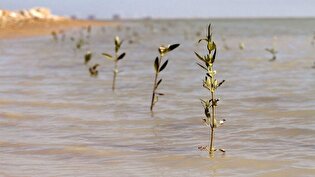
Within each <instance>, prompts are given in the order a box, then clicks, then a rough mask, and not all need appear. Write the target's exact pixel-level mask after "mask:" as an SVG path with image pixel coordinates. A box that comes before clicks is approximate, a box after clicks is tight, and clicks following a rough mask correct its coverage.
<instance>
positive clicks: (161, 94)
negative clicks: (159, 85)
mask: <svg viewBox="0 0 315 177" xmlns="http://www.w3.org/2000/svg"><path fill="white" fill-rule="evenodd" d="M155 94H157V95H160V96H163V95H164V93H155Z"/></svg>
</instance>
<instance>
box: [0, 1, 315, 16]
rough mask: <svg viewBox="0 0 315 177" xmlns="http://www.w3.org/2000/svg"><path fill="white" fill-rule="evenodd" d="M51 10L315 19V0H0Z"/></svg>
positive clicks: (1, 5)
mask: <svg viewBox="0 0 315 177" xmlns="http://www.w3.org/2000/svg"><path fill="white" fill-rule="evenodd" d="M34 6H36V7H37V6H45V7H48V8H50V9H51V10H52V11H53V13H54V14H58V15H66V16H70V15H76V16H77V17H81V18H85V17H87V16H88V15H95V16H96V17H97V18H111V17H112V16H113V14H120V16H121V17H122V18H139V17H140V18H141V17H147V16H150V17H153V18H195V17H202V18H210V17H315V0H1V1H0V9H10V10H15V9H26V8H30V7H34Z"/></svg>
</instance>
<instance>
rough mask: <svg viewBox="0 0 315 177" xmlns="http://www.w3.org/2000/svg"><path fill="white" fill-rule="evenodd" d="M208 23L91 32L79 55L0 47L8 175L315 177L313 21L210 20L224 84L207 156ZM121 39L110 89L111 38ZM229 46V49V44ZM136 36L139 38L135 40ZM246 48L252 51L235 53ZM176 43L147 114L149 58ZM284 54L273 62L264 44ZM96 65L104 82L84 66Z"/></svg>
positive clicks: (2, 169) (34, 41) (43, 41)
mask: <svg viewBox="0 0 315 177" xmlns="http://www.w3.org/2000/svg"><path fill="white" fill-rule="evenodd" d="M208 22H209V21H208V20H177V21H175V20H161V21H127V22H124V23H123V25H122V26H121V27H120V28H119V27H106V28H105V30H103V29H101V28H95V29H93V30H92V37H91V39H90V40H89V44H88V45H85V46H84V49H83V50H81V51H76V50H74V46H75V44H74V42H73V41H70V40H69V37H70V36H74V37H76V38H77V37H78V36H79V32H78V31H72V32H69V33H67V36H66V40H65V41H64V42H61V41H59V42H57V43H55V42H54V41H52V39H51V37H39V38H29V39H19V40H2V41H0V85H1V87H0V136H1V138H0V176H10V177H20V176H23V177H24V176H40V177H43V176H93V177H95V176H102V177H103V176H213V177H216V176H239V177H244V176H257V177H263V176H265V177H267V176H268V177H270V176H292V177H295V176H314V175H315V136H314V135H315V89H314V88H315V70H314V69H312V68H311V67H312V65H313V62H314V61H315V46H312V45H311V40H312V35H313V32H314V30H315V28H314V27H315V26H314V24H315V20H313V19H300V20H286V19H283V20H223V19H222V20H212V21H211V22H212V23H213V26H214V28H213V30H214V34H213V35H214V38H215V41H216V42H217V44H218V50H219V53H218V56H217V60H216V66H215V69H216V70H217V73H218V74H217V76H218V78H220V79H225V80H226V82H225V83H224V84H223V86H222V87H220V89H219V91H218V96H219V97H220V98H221V100H220V102H219V107H218V116H219V117H220V118H225V119H226V120H227V122H226V124H225V125H224V126H223V127H222V128H220V129H217V132H216V140H215V145H216V146H217V147H218V148H225V149H226V150H227V152H226V153H225V154H224V155H222V154H221V153H217V154H216V155H215V157H214V158H209V156H208V155H207V153H206V152H200V151H198V149H197V147H198V146H200V145H206V144H208V129H207V127H205V126H203V125H202V123H201V118H202V117H203V110H202V106H201V104H200V101H199V98H204V97H207V95H208V93H207V91H206V90H205V89H204V88H202V79H203V77H204V73H203V71H202V70H201V69H199V67H198V66H197V65H196V64H195V62H196V61H197V60H196V59H195V56H194V54H193V51H198V52H199V53H202V52H204V51H205V49H204V45H202V44H201V45H197V44H196V41H197V40H198V38H199V37H198V36H196V34H197V33H200V32H201V33H202V35H205V29H206V26H207V24H208ZM116 34H117V35H120V36H121V37H122V38H123V39H125V43H124V44H123V46H122V51H125V52H127V55H126V58H125V59H123V60H122V61H121V62H120V63H119V68H120V69H121V70H122V72H121V73H119V75H118V81H117V90H116V91H115V92H112V90H111V82H112V67H113V63H111V62H110V61H108V60H105V59H103V58H102V56H101V55H100V54H101V53H102V52H105V51H106V52H111V51H113V37H114V36H115V35H116ZM223 36H224V37H225V38H226V44H227V45H228V46H229V47H230V49H229V50H226V49H224V48H223V43H224V42H223V41H222V37H223ZM130 40H132V41H133V43H129V42H131V41H130ZM240 42H244V43H245V50H243V51H241V50H240V49H239V48H238V45H239V43H240ZM168 43H180V44H181V46H180V47H179V48H178V49H176V50H174V52H172V53H170V54H169V55H168V56H167V58H169V59H170V61H169V65H168V67H167V68H166V69H165V70H164V71H163V73H162V74H161V77H162V78H163V82H162V83H161V86H160V90H161V91H162V92H163V93H165V94H166V96H163V97H160V99H159V102H158V103H157V104H156V106H155V107H154V109H155V111H154V115H153V116H152V115H151V113H150V111H149V103H150V96H151V90H152V84H153V83H152V82H153V72H154V71H153V60H154V58H155V56H157V54H158V52H157V47H158V46H159V45H160V44H168ZM271 46H274V47H275V48H276V49H278V51H279V54H278V55H277V56H278V58H277V60H276V61H274V62H269V61H268V60H269V58H271V56H270V54H269V53H267V52H266V51H265V48H267V47H269V48H270V47H271ZM88 49H91V50H92V51H93V52H94V56H93V59H92V61H91V64H92V63H100V64H101V70H100V74H99V77H98V78H91V77H90V76H89V73H88V67H87V66H85V65H84V64H83V55H84V53H85V51H86V50H88Z"/></svg>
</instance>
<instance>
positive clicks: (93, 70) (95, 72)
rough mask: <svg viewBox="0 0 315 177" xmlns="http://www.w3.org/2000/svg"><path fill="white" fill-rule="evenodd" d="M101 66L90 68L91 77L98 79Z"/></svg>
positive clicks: (96, 65)
mask: <svg viewBox="0 0 315 177" xmlns="http://www.w3.org/2000/svg"><path fill="white" fill-rule="evenodd" d="M99 66H100V65H99V64H95V65H93V66H92V67H90V68H89V72H90V75H91V77H97V76H98V67H99Z"/></svg>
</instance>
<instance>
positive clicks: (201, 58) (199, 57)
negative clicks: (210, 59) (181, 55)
mask: <svg viewBox="0 0 315 177" xmlns="http://www.w3.org/2000/svg"><path fill="white" fill-rule="evenodd" d="M195 55H196V56H197V57H198V59H200V60H201V61H203V62H205V59H204V58H203V57H202V56H200V55H199V54H198V53H197V52H195Z"/></svg>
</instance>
